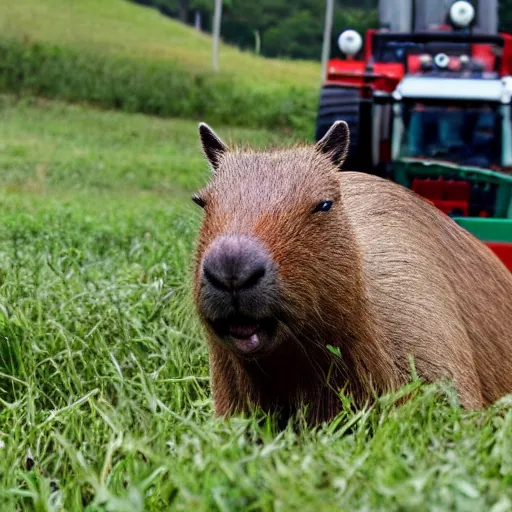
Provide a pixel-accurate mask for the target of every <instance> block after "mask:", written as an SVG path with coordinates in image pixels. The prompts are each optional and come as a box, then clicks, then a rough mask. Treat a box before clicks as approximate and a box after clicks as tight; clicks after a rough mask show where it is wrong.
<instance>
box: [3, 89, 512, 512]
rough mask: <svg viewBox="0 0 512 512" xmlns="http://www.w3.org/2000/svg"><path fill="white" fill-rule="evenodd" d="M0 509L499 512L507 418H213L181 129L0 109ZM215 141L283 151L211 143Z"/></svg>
mask: <svg viewBox="0 0 512 512" xmlns="http://www.w3.org/2000/svg"><path fill="white" fill-rule="evenodd" d="M0 119H1V120H2V122H0V174H1V176H2V180H1V182H0V205H1V216H2V222H1V224H0V510H2V512H4V511H5V512H10V511H16V510H38V511H43V510H44V511H56V510H73V511H75V510H87V511H88V512H93V511H94V512H99V511H107V510H108V511H116V512H121V511H122V512H142V511H161V510H176V511H183V510H185V511H188V510H193V511H199V512H201V511H205V512H206V511H208V512H210V511H228V510H229V511H231V510H233V511H238V510H240V511H242V510H243V511H269V512H270V511H275V510H281V511H288V510H301V511H306V512H309V511H310V512H317V511H335V510H336V511H339V510H342V511H353V510H386V511H390V510H397V511H409V510H415V511H418V512H419V511H427V510H436V511H445V510H446V511H452V510H457V511H468V512H474V511H483V510H491V511H492V512H505V511H508V510H510V509H511V508H512V402H511V401H510V399H503V400H502V401H501V402H500V403H498V404H496V405H494V406H493V407H491V408H489V409H487V410H482V411H476V412H472V413H466V412H463V411H462V410H461V409H460V408H459V407H458V404H457V402H456V398H455V396H454V394H453V392H452V390H451V389H449V388H445V387H444V386H439V387H423V388H420V387H419V386H418V385H417V384H413V385H412V386H411V388H410V390H409V391H412V392H413V398H412V399H411V400H410V401H408V402H407V403H406V404H405V405H403V406H401V407H396V406H394V405H393V401H394V397H384V398H383V399H382V400H381V401H380V402H379V403H378V404H377V405H376V406H375V407H373V408H372V409H365V410H362V411H354V410H352V409H351V408H350V406H349V403H348V401H346V402H345V406H344V409H343V412H342V413H341V414H340V416H339V418H338V419H337V420H336V421H334V422H333V423H332V424H331V425H329V426H324V427H322V428H319V429H317V430H315V431H308V430H307V429H303V428H299V429H298V431H294V430H293V429H292V428H288V429H286V430H285V431H284V432H282V433H279V434H277V433H276V432H275V431H274V429H273V426H272V423H271V422H267V423H264V424H263V425H260V426H258V420H259V419H260V417H259V416H258V415H256V414H255V415H254V416H251V417H248V418H234V419H232V420H230V421H227V422H223V421H220V420H216V419H215V418H214V417H213V407H212V401H211V397H210V392H209V385H208V367H207V352H206V348H205V344H204V340H203V336H202V334H201V331H200V329H199V328H198V325H197V322H196V320H195V316H194V314H193V311H192V308H191V304H190V300H189V289H190V286H189V283H190V282H189V279H190V265H191V260H192V251H193V246H194V240H195V236H196V233H197V228H198V224H199V221H200V211H199V209H198V208H196V207H195V205H193V204H192V202H191V201H190V200H189V197H188V196H189V194H190V192H191V191H192V190H194V189H195V188H196V187H198V186H202V185H203V184H204V182H205V180H206V179H207V177H208V171H207V166H206V165H205V163H204V162H203V160H202V157H201V155H200V149H199V142H198V138H197V126H196V123H195V122H191V121H184V120H181V121H177V120H162V119H155V118H150V117H146V116H142V115H129V114H125V113H119V112H102V111H99V110H91V109H88V108H84V107H82V106H69V105H65V104H62V103H56V102H47V101H40V100H38V101H36V102H32V101H22V102H17V103H16V102H14V101H13V99H12V98H2V97H0ZM216 128H218V131H219V134H220V135H221V136H222V137H223V138H225V139H227V140H236V141H238V142H252V143H254V144H255V145H257V146H261V145H266V144H268V143H270V142H273V143H282V142H286V143H289V142H290V141H289V139H282V138H281V137H280V136H279V135H277V134H275V133H274V132H268V131H263V130H240V129H237V130H235V129H232V128H226V127H223V126H218V127H216Z"/></svg>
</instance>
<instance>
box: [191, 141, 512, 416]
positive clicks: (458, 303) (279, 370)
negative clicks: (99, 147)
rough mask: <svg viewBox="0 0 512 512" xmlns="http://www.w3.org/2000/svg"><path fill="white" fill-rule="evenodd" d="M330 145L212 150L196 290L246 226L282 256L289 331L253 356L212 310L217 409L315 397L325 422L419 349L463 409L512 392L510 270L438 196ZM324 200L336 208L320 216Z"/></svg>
mask: <svg viewBox="0 0 512 512" xmlns="http://www.w3.org/2000/svg"><path fill="white" fill-rule="evenodd" d="M203 143H204V140H203ZM224 150H225V151H224ZM205 152H206V153H207V156H208V151H207V150H205ZM330 156H332V155H329V154H326V153H325V152H322V151H319V148H318V146H317V147H316V148H315V147H298V148H293V149H286V150H278V151H273V152H253V151H250V150H244V151H236V150H235V151H228V150H227V148H220V150H219V151H218V152H216V153H215V162H214V167H215V169H216V174H215V176H214V178H213V180H212V181H211V183H210V184H209V185H208V186H207V187H206V188H205V190H203V191H202V192H201V197H202V198H203V199H204V201H205V202H206V207H205V218H204V222H203V225H202V228H201V232H200V236H199V243H198V247H197V258H196V275H195V298H196V302H197V303H198V304H199V303H200V299H201V279H200V272H201V262H202V258H203V255H204V253H205V251H206V250H207V248H208V246H209V244H210V243H211V242H212V241H213V240H214V239H215V238H216V237H217V236H219V235H220V234H224V233H241V234H249V235H252V236H255V237H257V239H258V240H259V241H261V243H262V244H263V245H264V246H265V247H266V248H267V249H268V251H269V252H270V254H271V255H272V258H273V260H274V261H275V262H276V263H277V265H278V269H279V270H278V272H279V281H280V286H281V292H282V304H281V308H282V311H283V319H282V322H281V323H280V334H279V343H277V344H276V347H275V348H274V350H273V351H272V352H270V353H269V354H268V355H267V356H265V357H262V358H258V359H255V360H251V359H244V358H240V357H238V356H237V355H236V353H234V352H232V351H231V350H229V349H228V348H226V347H225V346H224V345H222V344H221V343H218V340H217V339H216V337H215V333H214V332H212V330H211V328H210V327H209V326H208V324H207V323H206V322H205V328H206V332H207V335H208V342H209V354H210V366H211V380H212V387H213V395H214V402H215V410H216V413H217V414H219V415H225V414H231V413H234V412H237V411H246V410H249V409H250V408H252V407H254V406H260V407H262V408H263V409H264V410H267V411H275V410H278V409H280V410H283V411H284V412H285V413H287V414H290V413H293V412H294V411H295V410H296V409H297V408H298V407H300V405H301V404H306V405H308V406H309V409H310V414H311V416H310V419H311V421H312V422H317V421H324V420H329V419H330V418H332V417H333V415H335V414H336V412H337V411H338V410H339V407H340V401H339V399H338V397H337V392H338V390H339V389H341V388H343V387H346V388H347V389H348V391H349V392H350V393H351V394H352V396H353V397H354V399H355V400H356V402H359V403H361V402H362V401H364V400H366V399H369V398H371V396H372V391H376V392H379V393H382V392H385V391H388V390H394V389H396V388H397V387H398V386H400V385H402V384H404V383H405V382H407V381H408V380H409V377H410V367H409V357H410V356H412V357H413V358H414V361H415V365H416V370H417V373H418V375H419V376H420V377H421V378H422V379H423V380H425V381H426V382H434V381H436V380H439V379H443V378H451V379H453V381H454V383H455V386H456V388H457V390H458V393H459V395H460V399H461V402H462V404H463V405H464V406H465V407H468V408H473V407H480V406H483V405H486V404H489V403H491V402H493V401H494V400H496V399H497V398H499V397H501V396H502V395H504V394H507V393H510V392H512V275H511V274H510V273H509V272H508V271H507V269H506V268H505V266H504V265H503V264H502V263H501V262H500V261H499V259H498V258H497V257H496V256H495V255H494V254H493V253H492V252H491V251H490V250H489V249H488V248H487V247H485V245H484V244H482V243H481V242H480V241H479V240H477V239H476V238H474V237H473V236H472V235H470V234H469V233H468V232H466V231H465V230H464V229H462V228H461V227H459V226H458V225H457V224H456V223H455V222H454V221H453V220H451V219H450V218H449V217H448V216H446V215H444V214H443V213H441V212H440V211H438V210H437V209H436V208H434V207H433V206H432V205H430V204H429V203H428V202H426V201H424V200H423V199H421V198H420V197H418V196H416V195H415V194H413V193H412V192H410V191H409V190H407V189H405V188H403V187H401V186H399V185H397V184H394V183H392V182H389V181H385V180H383V179H381V178H377V177H374V176H370V175H367V174H363V173H355V172H339V169H338V167H337V166H336V165H335V164H337V163H339V162H335V163H333V160H334V159H333V158H330ZM210 161H211V159H210ZM322 200H332V201H333V207H332V209H331V211H329V212H328V213H326V214H321V215H311V209H312V207H314V205H315V204H316V203H318V202H319V201H322ZM199 313H200V314H201V312H200V311H199ZM329 344H330V345H332V346H335V347H338V348H339V349H340V351H341V357H335V356H334V355H333V354H332V353H331V352H329V351H328V350H327V349H326V345H329ZM328 376H329V378H330V380H329V382H327V380H328Z"/></svg>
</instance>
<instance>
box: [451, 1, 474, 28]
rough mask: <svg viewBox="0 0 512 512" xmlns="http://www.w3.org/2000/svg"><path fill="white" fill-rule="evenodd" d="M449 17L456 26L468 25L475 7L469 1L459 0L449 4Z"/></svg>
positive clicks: (472, 17) (472, 18)
mask: <svg viewBox="0 0 512 512" xmlns="http://www.w3.org/2000/svg"><path fill="white" fill-rule="evenodd" d="M450 18H451V20H452V21H453V23H454V24H455V25H457V26H458V27H461V28H465V27H469V25H470V24H471V22H472V21H473V20H474V18H475V8H474V7H473V6H472V5H471V4H470V3H469V2H466V1H464V0H459V1H458V2H455V3H454V4H453V5H452V6H451V8H450Z"/></svg>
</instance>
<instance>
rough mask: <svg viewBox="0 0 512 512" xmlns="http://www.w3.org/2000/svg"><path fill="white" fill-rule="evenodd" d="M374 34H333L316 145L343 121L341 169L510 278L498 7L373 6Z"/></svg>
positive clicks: (506, 95)
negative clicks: (468, 240) (401, 198)
mask: <svg viewBox="0 0 512 512" xmlns="http://www.w3.org/2000/svg"><path fill="white" fill-rule="evenodd" d="M379 16H380V24H381V27H380V28H379V29H375V30H374V29H372V30H368V31H367V33H366V35H365V38H364V42H363V38H362V37H361V36H360V35H359V34H358V33H356V32H355V31H352V30H345V31H344V32H342V33H341V34H340V37H339V39H338V44H339V47H340V50H341V52H342V53H343V54H344V58H332V59H331V60H330V61H329V64H328V68H327V78H326V81H325V83H324V84H323V87H322V91H321V96H320V104H319V110H318V118H317V126H316V139H317V140H320V138H321V137H322V136H323V135H324V134H325V133H326V131H327V130H328V128H329V127H330V126H331V125H332V123H333V122H334V121H336V120H338V119H344V120H346V121H347V122H348V124H349V126H350V129H351V135H352V137H351V148H350V153H349V157H348V160H347V164H346V168H349V169H353V170H359V171H363V172H370V173H373V174H377V175H380V176H382V177H385V178H388V179H392V180H394V181H397V182H399V183H401V184H402V185H405V186H407V187H409V188H411V189H412V190H414V191H415V192H417V193H418V194H420V195H422V196H423V197H425V198H426V199H428V200H430V201H431V202H432V203H433V204H435V205H436V206H437V207H438V208H440V209H441V210H442V211H444V212H445V213H446V214H448V215H451V216H452V217H454V219H455V221H456V222H458V223H459V224H461V225H462V226H463V227H465V228H466V229H468V231H471V232H472V233H473V234H475V235H476V236H477V237H479V238H480V239H482V240H484V241H485V242H486V243H487V245H489V246H490V247H491V248H492V249H493V250H494V251H495V252H496V253H497V254H498V256H499V257H500V258H501V259H502V261H503V262H504V263H505V264H506V265H507V266H508V268H510V270H512V174H510V171H511V169H512V114H511V100H512V34H507V33H502V32H499V31H498V1H497V0H479V1H478V3H477V2H473V3H470V2H467V1H460V0H459V1H457V2H453V0H452V1H447V0H381V2H380V6H379Z"/></svg>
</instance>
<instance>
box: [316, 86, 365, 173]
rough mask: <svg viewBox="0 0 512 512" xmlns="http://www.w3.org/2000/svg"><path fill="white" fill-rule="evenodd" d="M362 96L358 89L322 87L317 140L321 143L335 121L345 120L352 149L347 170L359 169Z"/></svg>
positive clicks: (346, 165)
mask: <svg viewBox="0 0 512 512" xmlns="http://www.w3.org/2000/svg"><path fill="white" fill-rule="evenodd" d="M360 102H361V99H360V96H359V89H358V88H356V87H339V86H332V85H326V86H324V87H322V91H321V94H320V104H319V106H318V117H317V122H316V135H315V138H316V140H317V141H319V140H320V139H321V138H322V137H323V136H324V135H325V134H326V133H327V130H328V129H329V128H330V127H331V126H332V124H333V123H334V122H335V121H339V120H343V121H346V122H347V123H348V126H349V128H350V147H349V154H348V157H347V160H346V162H345V165H344V166H343V167H344V168H346V169H354V170H355V169H356V168H357V155H356V149H357V143H358V139H359V124H360V120H359V117H360Z"/></svg>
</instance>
